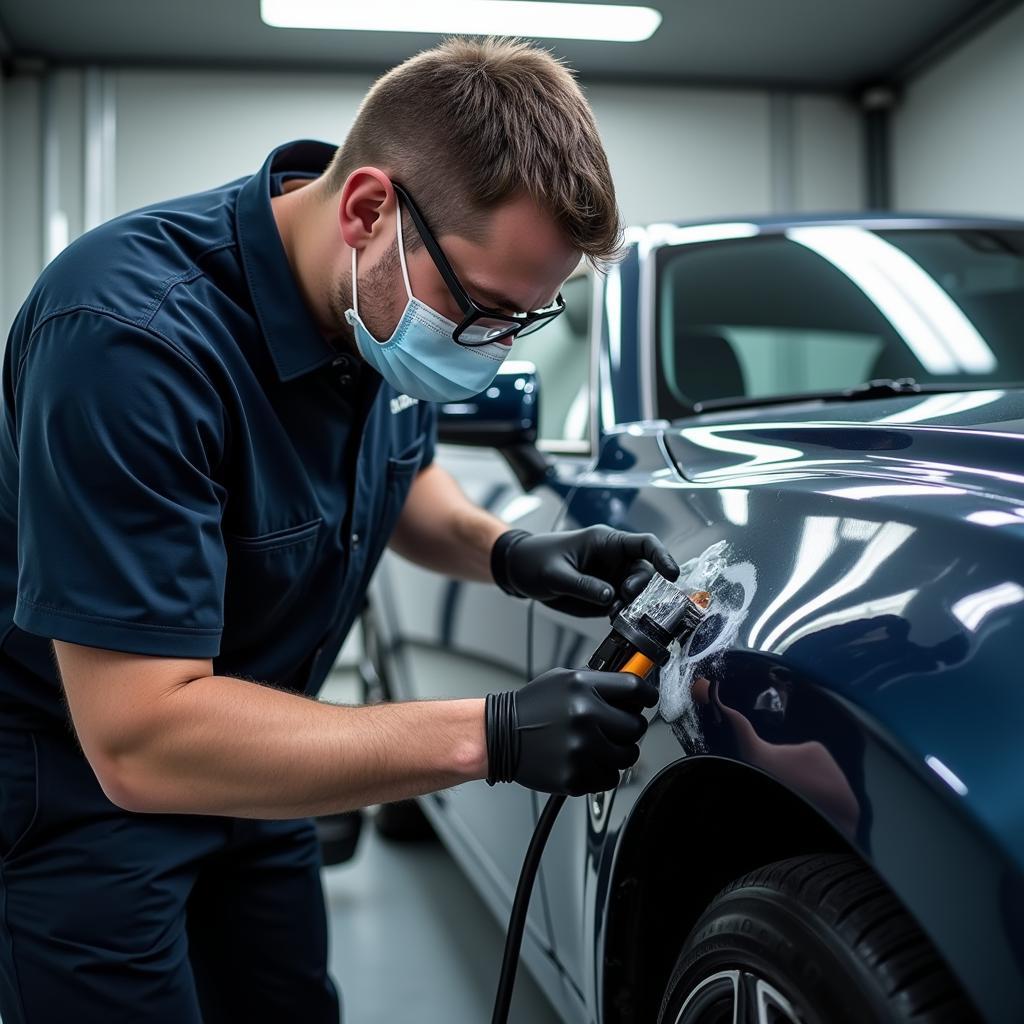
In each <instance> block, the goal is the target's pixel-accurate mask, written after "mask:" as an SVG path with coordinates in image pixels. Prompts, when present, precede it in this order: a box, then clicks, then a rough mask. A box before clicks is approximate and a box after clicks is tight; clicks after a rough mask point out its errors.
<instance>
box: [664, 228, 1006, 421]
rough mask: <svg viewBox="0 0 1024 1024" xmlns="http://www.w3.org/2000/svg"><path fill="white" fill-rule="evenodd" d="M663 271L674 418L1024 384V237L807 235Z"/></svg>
mask: <svg viewBox="0 0 1024 1024" xmlns="http://www.w3.org/2000/svg"><path fill="white" fill-rule="evenodd" d="M657 259H658V262H657V273H658V290H657V300H656V301H657V317H656V320H655V323H656V350H657V359H658V373H657V381H658V384H657V387H658V394H657V398H658V415H659V416H663V417H665V418H667V419H673V418H676V417H680V416H685V415H687V414H688V413H690V412H692V411H693V406H694V404H695V403H698V402H702V401H706V400H709V399H725V398H741V397H748V398H749V397H765V398H767V397H770V396H774V395H789V394H794V395H797V394H802V393H808V392H821V391H833V390H835V391H841V390H842V389H843V388H848V387H851V386H854V385H857V384H860V383H862V382H864V381H868V380H874V379H877V378H899V377H913V378H915V379H916V380H917V381H919V382H920V383H922V384H926V383H932V384H949V385H951V386H952V387H953V388H955V387H958V386H963V387H976V386H979V385H984V384H1007V383H1018V382H1020V381H1024V230H1022V231H1014V230H988V229H980V228H979V229H963V230H953V229H914V230H910V229H903V230H894V231H880V230H869V229H866V228H863V227H860V226H858V225H846V224H828V225H824V224H823V225H799V226H794V227H792V228H789V229H788V230H787V231H786V232H785V233H783V234H768V235H764V236H761V237H756V236H755V237H751V238H743V239H730V240H728V241H720V242H711V243H707V244H700V245H680V246H666V247H665V248H663V249H661V250H659V252H658V257H657Z"/></svg>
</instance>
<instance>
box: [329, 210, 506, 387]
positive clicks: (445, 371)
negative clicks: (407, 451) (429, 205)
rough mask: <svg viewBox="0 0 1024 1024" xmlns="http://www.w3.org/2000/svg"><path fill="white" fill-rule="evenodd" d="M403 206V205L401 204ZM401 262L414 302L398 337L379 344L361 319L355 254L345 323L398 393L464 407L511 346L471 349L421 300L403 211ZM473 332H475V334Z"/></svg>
mask: <svg viewBox="0 0 1024 1024" xmlns="http://www.w3.org/2000/svg"><path fill="white" fill-rule="evenodd" d="M396 206H397V199H396ZM396 220H397V221H398V258H399V260H400V261H401V264H402V278H403V279H404V281H405V291H406V294H407V295H408V296H409V301H408V302H407V303H406V304H405V311H404V312H403V313H402V318H401V320H399V321H398V326H397V327H396V328H395V330H394V333H393V334H392V335H391V337H390V338H388V339H387V340H386V341H378V340H377V339H376V338H375V337H374V336H373V335H372V334H371V333H370V332H369V331H368V330H367V328H366V325H365V324H364V323H363V321H362V319H361V318H360V316H359V300H358V298H357V295H356V250H355V249H353V250H352V307H353V308H352V309H349V310H346V311H345V319H346V320H347V321H348V322H349V323H350V324H351V325H352V329H353V331H354V332H355V337H356V346H357V347H358V349H359V352H360V353H361V355H362V357H363V358H364V359H365V360H366V361H367V362H368V363H369V364H370V365H371V366H372V367H373V368H374V369H375V370H376V371H377V372H378V373H379V374H380V375H381V376H382V377H383V378H384V379H385V380H386V381H387V382H388V383H389V384H390V385H391V386H392V387H393V388H395V389H396V390H397V391H400V392H402V393H403V394H406V395H409V396H410V397H411V398H419V399H421V400H423V401H427V402H458V401H461V400H462V399H464V398H470V397H471V396H473V395H478V394H479V393H480V392H481V391H483V390H484V388H486V387H487V386H488V385H489V384H490V383H491V381H493V380H494V378H495V376H496V375H497V373H498V368H499V367H500V366H501V364H502V363H503V362H504V361H505V359H506V357H507V356H508V354H509V352H510V351H511V346H510V345H503V344H502V343H501V342H498V341H492V342H490V343H488V344H485V345H474V346H472V347H467V346H466V345H460V344H459V343H458V342H457V341H454V340H453V339H452V332H453V331H454V330H455V329H456V328H457V327H458V324H456V323H453V322H452V321H451V320H449V319H448V318H447V317H444V316H441V314H440V313H438V312H437V310H435V309H431V308H430V306H428V305H427V304H426V303H425V302H421V301H420V300H419V299H417V298H416V297H415V296H414V295H413V293H412V288H411V287H410V285H409V271H408V270H407V269H406V266H405V244H404V242H403V241H402V211H401V207H398V209H397V217H396ZM471 329H472V328H471Z"/></svg>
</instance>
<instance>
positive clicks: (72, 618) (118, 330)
mask: <svg viewBox="0 0 1024 1024" xmlns="http://www.w3.org/2000/svg"><path fill="white" fill-rule="evenodd" d="M14 406H15V429H16V431H17V443H18V453H19V462H20V467H19V493H18V593H17V601H16V604H15V610H14V622H15V624H16V625H17V626H19V627H20V628H21V629H23V630H26V631H27V632H29V633H36V634H39V635H41V636H46V637H50V638H55V639H59V640H67V641H70V642H73V643H79V644H86V645H89V646H93V647H103V648H109V649H111V650H119V651H129V652H135V653H138V654H153V655H165V656H172V657H173V656H177V657H213V656H214V655H216V654H219V652H220V641H221V633H222V629H223V594H224V579H225V571H226V565H227V557H226V554H225V550H224V544H223V539H222V535H221V514H222V510H223V504H224V502H225V501H226V497H227V496H226V491H225V488H224V487H223V486H222V485H221V484H220V483H218V482H217V481H216V480H215V478H214V472H215V470H216V468H217V465H218V463H219V461H220V458H221V455H222V453H223V451H224V446H225V431H226V428H225V418H224V411H223V406H222V403H221V399H220V397H219V395H218V394H217V392H216V391H215V389H214V387H213V385H212V384H211V383H210V381H209V380H208V378H207V377H206V375H205V374H204V373H203V372H202V371H201V370H200V369H199V367H198V366H197V365H196V364H195V363H194V362H193V361H192V359H191V358H190V357H188V356H187V355H185V354H184V352H183V351H182V350H180V349H179V348H178V347H176V346H175V345H173V344H172V343H171V342H170V341H168V340H166V339H164V338H162V337H161V336H159V335H157V334H155V333H152V332H150V331H148V330H145V329H143V328H140V327H137V326H135V325H133V324H130V323H128V322H126V321H121V320H119V319H116V318H115V317H114V316H108V315H106V314H102V313H94V312H88V311H77V312H73V313H69V314H63V315H57V316H55V317H53V318H51V319H50V320H48V321H46V322H45V323H44V324H43V326H42V327H40V328H39V329H38V331H37V333H36V334H34V335H33V337H32V339H31V341H30V344H29V346H28V348H27V352H26V354H25V355H24V357H23V359H22V362H21V363H20V364H19V369H18V377H17V381H16V385H15V392H14Z"/></svg>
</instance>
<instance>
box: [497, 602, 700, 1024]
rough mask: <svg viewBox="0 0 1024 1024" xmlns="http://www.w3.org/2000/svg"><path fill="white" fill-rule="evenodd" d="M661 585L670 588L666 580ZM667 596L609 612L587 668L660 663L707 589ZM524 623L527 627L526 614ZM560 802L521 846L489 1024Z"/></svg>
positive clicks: (692, 625) (501, 1021)
mask: <svg viewBox="0 0 1024 1024" xmlns="http://www.w3.org/2000/svg"><path fill="white" fill-rule="evenodd" d="M652 586H656V583H655V584H651V585H649V587H648V590H650V589H651V587H652ZM667 586H669V587H671V584H667ZM647 593H648V591H644V594H647ZM670 593H671V591H670ZM673 596H674V597H676V599H675V600H674V601H669V602H668V603H667V604H666V605H665V606H664V607H661V608H659V610H658V611H659V615H658V618H652V617H651V615H649V614H642V615H640V616H639V617H638V618H637V621H636V622H631V621H630V620H629V619H627V618H626V617H625V616H623V615H622V614H621V613H618V614H616V613H615V612H614V611H613V621H612V629H611V632H610V633H609V634H608V636H606V637H605V639H604V641H603V642H602V644H601V646H600V647H598V649H597V650H596V651H595V652H594V655H593V657H592V658H591V659H590V661H589V662H588V667H589V668H592V669H600V670H603V671H609V672H620V671H623V672H636V673H637V674H638V675H646V674H647V673H648V672H649V671H650V670H651V669H653V668H654V667H655V665H660V666H663V665H665V663H666V662H667V661H668V657H669V648H670V647H671V645H672V643H673V642H674V641H677V640H679V641H682V640H683V639H684V638H685V637H688V636H689V635H690V634H692V633H693V631H694V630H695V629H696V628H697V626H699V625H700V622H701V620H702V619H703V617H704V614H705V612H706V610H707V607H708V605H709V604H710V602H711V595H710V594H709V593H708V592H707V591H698V592H696V593H695V594H693V595H687V594H686V593H685V592H683V591H679V592H678V594H677V595H673ZM529 622H530V625H531V626H532V616H531V617H530V619H529ZM564 803H565V794H563V793H555V794H554V795H553V796H552V797H550V798H549V799H548V802H547V803H546V804H545V805H544V810H542V811H541V812H540V817H539V818H538V819H537V825H536V827H535V828H534V830H533V836H532V837H531V839H530V845H529V846H528V847H527V848H526V856H525V857H524V858H523V867H522V870H521V871H520V873H519V882H518V884H517V885H516V895H515V899H513V901H512V913H511V915H510V916H509V922H508V932H507V934H506V935H505V952H504V955H503V956H502V958H501V973H500V975H499V977H498V994H497V996H496V997H495V1000H494V1013H493V1015H492V1016H491V1024H507V1022H508V1014H509V1009H510V1008H511V1006H512V989H513V987H514V986H515V982H516V971H517V970H518V968H519V953H520V950H521V948H522V945H523V932H524V931H525V929H526V912H527V910H528V909H529V907H530V896H531V894H532V893H533V883H534V882H535V881H536V878H537V871H538V869H539V868H540V859H541V856H542V855H543V853H544V847H545V846H546V845H547V842H548V837H549V836H550V835H551V829H552V827H553V826H554V824H555V818H557V817H558V812H559V811H560V810H561V809H562V805H563V804H564Z"/></svg>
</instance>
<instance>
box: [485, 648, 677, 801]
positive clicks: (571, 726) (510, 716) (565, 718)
mask: <svg viewBox="0 0 1024 1024" xmlns="http://www.w3.org/2000/svg"><path fill="white" fill-rule="evenodd" d="M657 702H658V690H657V687H656V686H654V684H653V683H649V682H648V681H647V680H646V679H641V678H640V677H639V676H635V675H633V674H632V673H630V672H595V671H593V670H592V669H568V668H553V669H551V670H550V671H549V672H545V673H544V674H543V675H540V676H538V677H537V678H536V679H534V680H533V681H532V682H529V683H527V684H526V685H525V686H523V687H522V688H521V689H519V690H506V691H505V692H503V693H489V694H487V699H486V701H485V725H486V733H487V762H488V770H487V783H488V785H491V786H493V785H494V784H495V783H496V782H518V783H520V785H523V786H526V787H527V788H528V789H537V790H540V791H541V792H544V793H565V794H568V795H569V796H582V795H583V794H584V793H602V792H604V791H605V790H608V789H614V788H615V787H616V786H617V785H618V784H619V772H620V771H621V770H622V769H624V768H628V767H629V766H630V765H631V764H635V763H636V759H637V758H638V757H639V756H640V748H639V747H638V746H637V741H638V740H639V739H640V737H641V736H643V734H644V733H645V732H646V731H647V719H646V718H644V716H643V715H642V714H641V713H640V711H641V709H642V708H645V707H648V708H650V707H654V705H655V704H656V703H657Z"/></svg>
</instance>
